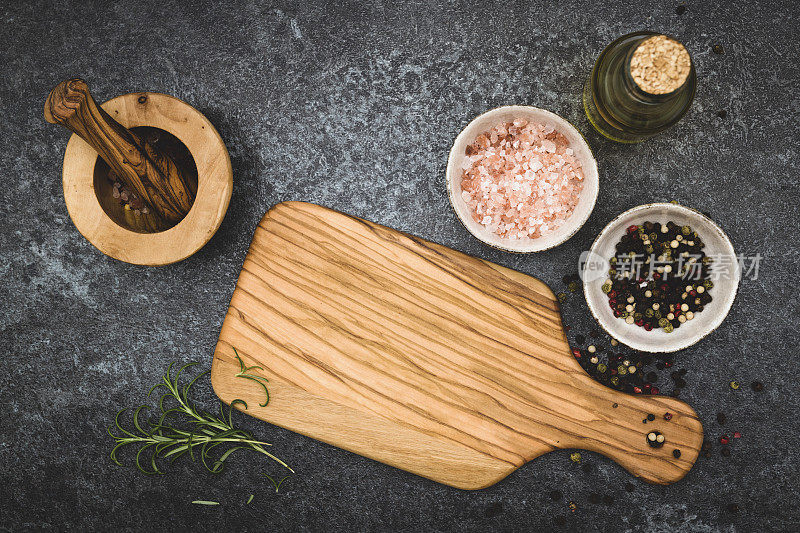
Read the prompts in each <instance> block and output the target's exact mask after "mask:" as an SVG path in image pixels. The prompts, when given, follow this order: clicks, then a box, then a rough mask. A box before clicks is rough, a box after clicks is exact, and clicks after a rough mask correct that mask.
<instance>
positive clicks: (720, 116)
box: [717, 109, 728, 119]
mask: <svg viewBox="0 0 800 533" xmlns="http://www.w3.org/2000/svg"><path fill="white" fill-rule="evenodd" d="M717 116H718V117H719V118H722V119H724V118H725V117H727V116H728V112H727V111H725V110H724V109H720V110H719V111H717Z"/></svg>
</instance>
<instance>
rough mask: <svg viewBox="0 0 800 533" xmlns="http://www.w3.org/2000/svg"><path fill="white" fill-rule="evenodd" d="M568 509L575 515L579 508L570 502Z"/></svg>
mask: <svg viewBox="0 0 800 533" xmlns="http://www.w3.org/2000/svg"><path fill="white" fill-rule="evenodd" d="M568 507H569V510H570V512H572V513H574V512H575V510H576V509H577V508H578V504H577V503H575V502H572V501H571V502H569V504H568Z"/></svg>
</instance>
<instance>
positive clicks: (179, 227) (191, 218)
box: [63, 92, 233, 266]
mask: <svg viewBox="0 0 800 533" xmlns="http://www.w3.org/2000/svg"><path fill="white" fill-rule="evenodd" d="M102 109H103V111H104V112H106V113H107V114H108V115H109V116H112V117H114V120H115V121H116V122H119V123H120V124H121V125H122V126H124V127H125V128H127V129H128V130H130V129H132V128H139V127H147V128H155V129H158V130H162V131H165V132H168V133H170V134H171V135H174V136H175V137H176V138H177V139H178V140H179V141H180V142H181V143H182V144H183V145H184V146H185V147H186V148H187V149H188V151H189V153H190V154H191V157H192V158H193V160H194V163H195V167H196V170H197V195H196V197H195V200H194V203H193V204H192V208H191V209H190V210H189V213H188V214H187V215H186V216H185V217H184V218H183V219H182V220H181V221H180V222H178V224H176V225H175V226H173V227H171V228H169V229H167V230H164V231H158V232H154V233H141V232H138V231H133V230H132V229H130V228H128V227H124V226H123V225H121V224H120V223H118V222H117V221H115V220H114V219H113V218H112V217H111V216H109V213H107V212H106V211H105V210H104V208H103V206H102V205H101V202H100V201H99V195H101V194H102V191H100V190H98V188H97V187H96V184H95V180H94V176H95V169H96V167H97V165H98V153H97V151H96V150H95V149H94V148H93V147H92V146H91V145H90V144H89V143H87V142H86V141H85V140H83V139H82V138H81V137H80V136H79V135H77V134H76V135H73V136H72V137H70V140H69V142H68V143H67V149H66V152H65V153H64V169H63V181H64V200H65V202H66V204H67V210H68V211H69V215H70V217H71V218H72V221H73V222H74V223H75V226H76V227H77V228H78V230H79V231H80V232H81V234H82V235H83V236H84V237H86V239H88V240H89V242H91V243H92V244H93V245H94V246H95V247H97V249H99V250H100V251H101V252H103V253H104V254H106V255H108V256H111V257H113V258H115V259H119V260H120V261H125V262H128V263H135V264H139V265H151V266H155V265H166V264H170V263H174V262H176V261H180V260H181V259H185V258H186V257H189V256H190V255H192V254H193V253H195V252H196V251H197V250H199V249H200V248H202V247H203V245H205V244H206V243H207V242H208V240H209V239H210V238H211V237H212V236H213V235H214V233H215V232H216V231H217V228H219V225H220V224H221V223H222V219H223V218H224V217H225V212H226V211H227V209H228V203H229V202H230V198H231V193H232V191H233V169H232V167H231V161H230V158H229V156H228V151H227V149H226V148H225V143H224V142H223V141H222V138H221V137H220V136H219V133H218V132H217V130H216V129H215V128H214V125H213V124H211V122H209V120H208V119H207V118H206V117H204V116H203V114H202V113H200V112H199V111H197V110H196V109H194V108H193V107H192V106H190V105H189V104H187V103H186V102H184V101H182V100H179V99H177V98H175V97H173V96H169V95H166V94H160V93H151V92H142V93H130V94H124V95H121V96H118V97H116V98H113V99H111V100H109V101H108V102H105V103H104V104H102Z"/></svg>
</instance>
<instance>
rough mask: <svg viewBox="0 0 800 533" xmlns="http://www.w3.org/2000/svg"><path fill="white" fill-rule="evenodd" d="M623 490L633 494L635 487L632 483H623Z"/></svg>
mask: <svg viewBox="0 0 800 533" xmlns="http://www.w3.org/2000/svg"><path fill="white" fill-rule="evenodd" d="M625 490H626V491H628V492H633V491H634V490H636V487H635V486H634V484H633V483H625Z"/></svg>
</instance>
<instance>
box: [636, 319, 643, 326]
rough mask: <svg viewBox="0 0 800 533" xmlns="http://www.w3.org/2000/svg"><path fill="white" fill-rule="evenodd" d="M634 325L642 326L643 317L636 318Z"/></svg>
mask: <svg viewBox="0 0 800 533" xmlns="http://www.w3.org/2000/svg"><path fill="white" fill-rule="evenodd" d="M636 325H637V326H644V319H641V318H640V319H639V320H637V321H636Z"/></svg>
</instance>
